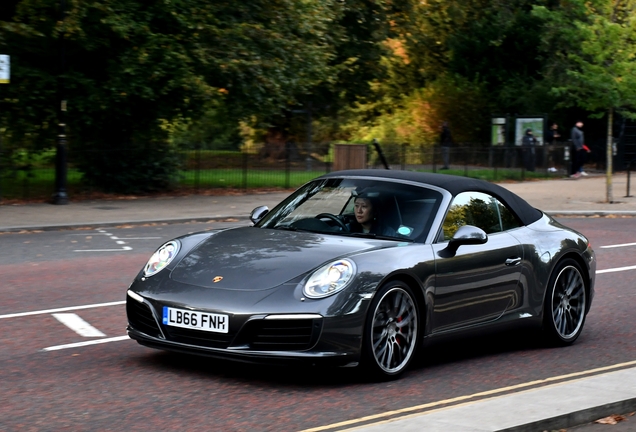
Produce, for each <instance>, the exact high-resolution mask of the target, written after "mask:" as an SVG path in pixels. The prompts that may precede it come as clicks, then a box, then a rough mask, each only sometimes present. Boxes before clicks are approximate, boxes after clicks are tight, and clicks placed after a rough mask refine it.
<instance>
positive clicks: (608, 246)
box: [601, 243, 636, 249]
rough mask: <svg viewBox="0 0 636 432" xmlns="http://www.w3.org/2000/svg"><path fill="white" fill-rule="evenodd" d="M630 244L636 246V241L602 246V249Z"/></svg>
mask: <svg viewBox="0 0 636 432" xmlns="http://www.w3.org/2000/svg"><path fill="white" fill-rule="evenodd" d="M628 246H636V243H623V244H617V245H607V246H601V249H610V248H619V247H628Z"/></svg>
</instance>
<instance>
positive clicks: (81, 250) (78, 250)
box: [73, 246, 132, 252]
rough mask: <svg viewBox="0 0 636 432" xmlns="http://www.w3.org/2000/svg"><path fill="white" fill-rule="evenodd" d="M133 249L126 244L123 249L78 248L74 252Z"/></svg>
mask: <svg viewBox="0 0 636 432" xmlns="http://www.w3.org/2000/svg"><path fill="white" fill-rule="evenodd" d="M129 250H132V248H131V247H130V246H124V247H122V248H121V249H76V250H74V251H73V252H121V251H129Z"/></svg>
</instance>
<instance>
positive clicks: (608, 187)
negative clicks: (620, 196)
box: [605, 108, 614, 203]
mask: <svg viewBox="0 0 636 432" xmlns="http://www.w3.org/2000/svg"><path fill="white" fill-rule="evenodd" d="M613 122H614V109H613V108H610V109H609V110H608V111H607V146H606V149H605V156H606V159H607V163H606V164H605V169H606V173H605V176H606V191H607V197H606V201H607V202H608V203H612V202H614V197H613V196H612V159H613V153H614V152H613V144H614V142H613V141H614V138H613V137H612V124H613Z"/></svg>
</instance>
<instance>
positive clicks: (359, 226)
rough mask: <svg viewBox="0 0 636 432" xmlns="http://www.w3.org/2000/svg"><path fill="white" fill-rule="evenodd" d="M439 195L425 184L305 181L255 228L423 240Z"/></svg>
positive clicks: (337, 180)
mask: <svg viewBox="0 0 636 432" xmlns="http://www.w3.org/2000/svg"><path fill="white" fill-rule="evenodd" d="M441 200H442V194H441V193H440V192H438V191H436V190H433V189H429V188H426V187H424V186H415V185H411V184H404V183H398V182H394V181H381V180H369V179H355V178H340V179H338V178H330V179H322V180H315V181H313V182H310V183H308V184H306V185H304V186H303V187H301V188H300V189H298V190H297V191H296V192H295V193H293V194H292V195H291V196H289V197H288V198H287V199H286V200H285V201H283V202H282V203H281V204H279V205H278V206H276V208H274V209H273V210H272V211H271V212H270V213H268V214H267V215H266V216H265V217H264V218H263V219H262V220H261V221H260V222H258V224H257V225H256V226H257V227H260V228H269V229H284V230H293V231H310V232H318V233H329V234H334V235H343V236H357V237H368V238H381V239H399V240H401V241H404V240H407V241H423V240H424V239H425V238H426V235H427V234H428V231H429V230H430V227H431V224H432V221H433V219H434V218H435V215H436V214H437V210H438V208H439V205H440V202H441Z"/></svg>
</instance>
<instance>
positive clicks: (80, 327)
mask: <svg viewBox="0 0 636 432" xmlns="http://www.w3.org/2000/svg"><path fill="white" fill-rule="evenodd" d="M52 315H53V317H54V318H55V319H56V320H58V321H59V322H61V323H62V324H64V325H65V326H66V327H68V328H70V329H71V330H73V331H74V332H75V333H77V334H78V335H80V336H84V337H106V335H105V334H104V333H102V332H101V331H99V330H97V329H96V328H95V327H93V326H92V325H90V324H89V323H87V322H86V321H84V320H83V319H82V318H80V316H79V315H77V314H74V313H54V314H52Z"/></svg>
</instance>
